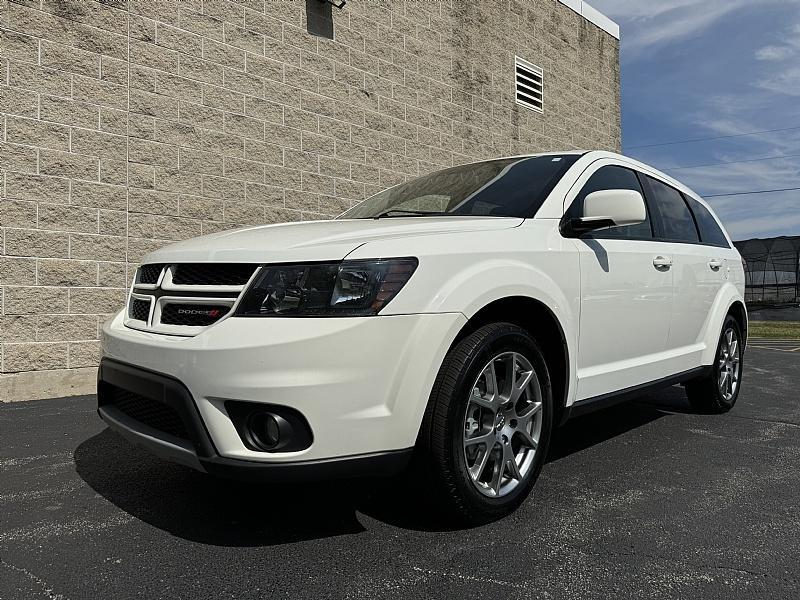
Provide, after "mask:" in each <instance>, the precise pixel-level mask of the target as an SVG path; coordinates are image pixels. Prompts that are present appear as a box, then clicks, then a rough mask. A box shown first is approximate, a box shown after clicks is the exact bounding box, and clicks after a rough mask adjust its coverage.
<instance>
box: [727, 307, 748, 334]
mask: <svg viewBox="0 0 800 600" xmlns="http://www.w3.org/2000/svg"><path fill="white" fill-rule="evenodd" d="M728 314H729V315H731V316H732V317H733V318H734V319H736V320H737V321H738V322H739V327H741V328H742V336H743V337H744V343H745V345H747V330H748V319H747V309H746V308H745V306H744V302H741V301H740V300H736V301H734V302H733V304H731V306H730V308H728Z"/></svg>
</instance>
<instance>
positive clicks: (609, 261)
mask: <svg viewBox="0 0 800 600" xmlns="http://www.w3.org/2000/svg"><path fill="white" fill-rule="evenodd" d="M596 164H597V163H596ZM576 188H577V189H579V190H580V191H579V192H578V193H577V194H576V195H575V198H574V200H573V201H572V202H571V204H570V208H569V210H568V211H567V212H568V214H573V215H575V214H582V210H583V199H584V198H585V197H586V196H587V195H588V194H590V193H592V192H596V191H600V190H610V189H630V190H635V191H638V192H639V193H643V192H642V188H641V186H640V182H639V176H638V175H637V173H636V172H635V171H633V170H632V169H629V168H626V167H623V166H620V165H615V164H603V161H601V162H600V165H599V166H598V167H596V168H594V169H593V170H592V168H591V167H590V171H587V173H584V174H583V175H582V176H581V178H580V179H579V181H578V185H577V186H576ZM643 195H644V194H643ZM567 200H568V202H569V197H568V199H567ZM574 242H575V244H576V247H577V249H578V251H579V253H580V278H581V286H580V289H581V309H580V310H581V313H580V330H579V340H578V356H577V366H578V369H577V377H578V390H577V397H576V400H577V401H580V400H586V399H589V398H595V397H597V396H601V395H603V394H607V393H609V392H615V391H619V390H623V389H626V388H629V387H633V386H636V385H640V384H643V383H648V382H650V381H654V380H657V379H660V378H662V377H666V376H668V375H669V373H666V372H664V366H663V364H662V363H661V362H660V360H661V358H662V357H661V356H660V355H661V353H663V352H664V350H665V348H666V343H667V337H668V335H669V326H670V320H671V317H672V308H673V269H672V262H673V256H672V254H671V253H670V252H669V250H670V245H669V244H663V243H661V242H657V241H655V240H654V236H653V229H652V223H651V219H650V210H649V207H648V217H647V220H646V221H645V222H643V223H640V224H638V225H631V226H628V227H615V228H612V229H607V230H602V231H598V232H595V233H593V234H590V235H589V236H584V237H581V238H580V239H576V240H574Z"/></svg>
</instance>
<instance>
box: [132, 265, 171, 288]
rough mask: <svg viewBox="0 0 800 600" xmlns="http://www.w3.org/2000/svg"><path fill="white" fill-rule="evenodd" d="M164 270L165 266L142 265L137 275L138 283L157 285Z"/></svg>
mask: <svg viewBox="0 0 800 600" xmlns="http://www.w3.org/2000/svg"><path fill="white" fill-rule="evenodd" d="M163 270H164V265H142V266H141V267H140V268H139V273H138V274H137V278H136V280H137V283H147V284H153V285H155V284H156V283H158V276H159V275H161V271H163Z"/></svg>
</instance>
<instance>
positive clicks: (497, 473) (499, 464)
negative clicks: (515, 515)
mask: <svg viewBox="0 0 800 600" xmlns="http://www.w3.org/2000/svg"><path fill="white" fill-rule="evenodd" d="M500 455H501V457H502V451H500ZM503 471H505V465H504V464H503V461H502V460H495V461H494V471H493V473H492V480H491V482H490V483H489V487H490V488H491V489H492V491H493V492H494V493H495V495H496V496H497V495H499V494H500V482H501V481H502V480H503Z"/></svg>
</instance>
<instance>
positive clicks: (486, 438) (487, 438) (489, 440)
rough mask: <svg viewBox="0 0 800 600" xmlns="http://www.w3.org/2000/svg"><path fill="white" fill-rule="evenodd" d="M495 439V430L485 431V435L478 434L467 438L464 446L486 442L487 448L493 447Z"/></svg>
mask: <svg viewBox="0 0 800 600" xmlns="http://www.w3.org/2000/svg"><path fill="white" fill-rule="evenodd" d="M494 441H495V433H494V431H490V432H489V433H485V434H483V435H477V436H475V437H471V438H467V439H465V440H464V447H465V448H468V447H469V446H474V445H476V444H486V447H487V448H491V447H492V445H493V444H494Z"/></svg>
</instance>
